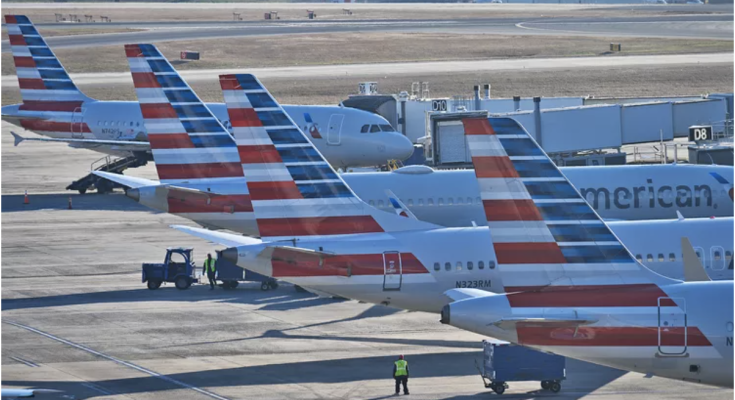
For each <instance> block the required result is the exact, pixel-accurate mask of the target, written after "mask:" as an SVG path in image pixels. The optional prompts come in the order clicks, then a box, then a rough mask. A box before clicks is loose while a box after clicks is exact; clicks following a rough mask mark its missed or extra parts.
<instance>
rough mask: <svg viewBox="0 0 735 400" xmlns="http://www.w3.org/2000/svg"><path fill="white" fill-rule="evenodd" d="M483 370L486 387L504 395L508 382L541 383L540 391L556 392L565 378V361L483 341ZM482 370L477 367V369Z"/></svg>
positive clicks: (558, 357)
mask: <svg viewBox="0 0 735 400" xmlns="http://www.w3.org/2000/svg"><path fill="white" fill-rule="evenodd" d="M482 348H483V367H484V368H483V370H482V371H480V376H481V377H482V381H483V383H484V384H485V387H486V388H490V389H492V390H493V391H494V392H495V393H497V394H503V393H504V392H505V389H507V388H508V383H507V382H520V381H539V382H541V388H542V389H544V390H550V391H552V392H554V393H557V392H559V391H560V390H561V381H563V380H564V379H566V375H567V373H566V358H565V357H562V356H558V355H556V354H549V353H543V352H540V351H536V350H532V349H529V348H527V347H523V346H516V345H513V344H510V343H493V342H488V341H486V340H483V341H482ZM479 369H480V368H479V367H478V370H479Z"/></svg>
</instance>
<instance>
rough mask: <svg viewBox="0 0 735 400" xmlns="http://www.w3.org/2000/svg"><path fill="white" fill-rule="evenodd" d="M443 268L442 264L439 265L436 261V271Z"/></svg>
mask: <svg viewBox="0 0 735 400" xmlns="http://www.w3.org/2000/svg"><path fill="white" fill-rule="evenodd" d="M440 269H441V265H439V263H438V262H435V263H434V271H439V270H440Z"/></svg>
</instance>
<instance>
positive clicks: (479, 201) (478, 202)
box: [477, 197, 482, 205]
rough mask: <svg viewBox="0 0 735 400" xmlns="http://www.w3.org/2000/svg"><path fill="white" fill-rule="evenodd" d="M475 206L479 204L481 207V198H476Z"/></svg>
mask: <svg viewBox="0 0 735 400" xmlns="http://www.w3.org/2000/svg"><path fill="white" fill-rule="evenodd" d="M477 204H480V205H482V198H481V197H478V198H477Z"/></svg>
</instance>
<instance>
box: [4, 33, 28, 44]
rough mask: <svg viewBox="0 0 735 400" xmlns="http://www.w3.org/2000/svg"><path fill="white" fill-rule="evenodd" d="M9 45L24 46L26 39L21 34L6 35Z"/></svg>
mask: <svg viewBox="0 0 735 400" xmlns="http://www.w3.org/2000/svg"><path fill="white" fill-rule="evenodd" d="M8 39H9V40H10V45H11V46H26V40H25V38H23V35H8Z"/></svg>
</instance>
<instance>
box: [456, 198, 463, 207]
mask: <svg viewBox="0 0 735 400" xmlns="http://www.w3.org/2000/svg"><path fill="white" fill-rule="evenodd" d="M457 205H458V206H461V205H462V198H461V197H457Z"/></svg>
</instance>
